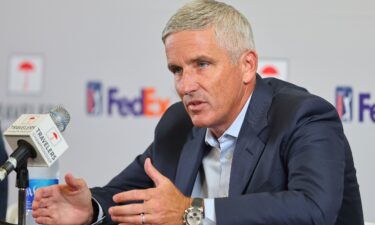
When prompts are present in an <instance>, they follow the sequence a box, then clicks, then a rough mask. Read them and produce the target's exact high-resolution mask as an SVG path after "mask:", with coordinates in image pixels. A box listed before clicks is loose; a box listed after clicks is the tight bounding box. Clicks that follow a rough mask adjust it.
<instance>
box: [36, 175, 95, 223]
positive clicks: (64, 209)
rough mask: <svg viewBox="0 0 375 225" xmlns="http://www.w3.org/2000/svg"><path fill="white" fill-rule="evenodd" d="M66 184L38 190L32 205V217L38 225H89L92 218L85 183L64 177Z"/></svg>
mask: <svg viewBox="0 0 375 225" xmlns="http://www.w3.org/2000/svg"><path fill="white" fill-rule="evenodd" d="M65 182H66V184H60V185H53V186H49V187H45V188H40V189H38V190H37V191H36V193H35V198H34V202H33V205H32V209H33V213H32V215H33V217H34V219H35V221H36V222H37V223H39V224H59V225H74V224H90V223H91V221H92V216H93V207H92V203H91V192H90V190H89V189H88V187H87V185H86V182H85V181H84V180H82V179H77V178H74V177H73V175H71V174H67V175H66V176H65Z"/></svg>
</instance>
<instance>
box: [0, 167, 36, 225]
mask: <svg viewBox="0 0 375 225" xmlns="http://www.w3.org/2000/svg"><path fill="white" fill-rule="evenodd" d="M15 171H16V173H17V180H16V187H17V188H18V225H25V224H26V189H27V188H28V187H29V171H28V170H27V160H26V161H25V162H24V163H22V164H21V165H19V166H17V168H16V169H15ZM0 225H15V224H12V223H7V222H3V221H0Z"/></svg>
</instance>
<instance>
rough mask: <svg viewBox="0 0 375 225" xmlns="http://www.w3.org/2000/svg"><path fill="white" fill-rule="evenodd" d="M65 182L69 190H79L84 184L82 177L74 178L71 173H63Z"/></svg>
mask: <svg viewBox="0 0 375 225" xmlns="http://www.w3.org/2000/svg"><path fill="white" fill-rule="evenodd" d="M65 183H66V184H67V185H68V187H69V189H70V191H79V190H80V189H81V188H82V187H83V186H84V185H85V183H84V181H83V180H82V179H78V178H75V177H74V176H73V175H72V174H71V173H68V174H66V175H65Z"/></svg>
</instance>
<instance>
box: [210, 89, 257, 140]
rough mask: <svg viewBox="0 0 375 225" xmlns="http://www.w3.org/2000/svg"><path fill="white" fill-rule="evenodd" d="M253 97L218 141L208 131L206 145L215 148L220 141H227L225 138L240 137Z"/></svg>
mask: <svg viewBox="0 0 375 225" xmlns="http://www.w3.org/2000/svg"><path fill="white" fill-rule="evenodd" d="M251 96H252V95H250V97H249V99H247V101H246V103H245V105H244V106H243V108H242V110H241V112H240V113H239V114H238V115H237V118H236V119H235V120H234V121H233V123H232V124H231V125H230V126H229V128H228V129H227V130H226V131H224V133H223V135H221V136H220V137H219V138H218V139H216V138H215V136H213V134H212V133H211V131H210V130H209V129H208V128H207V130H206V136H205V142H206V144H208V145H210V146H212V147H215V146H217V145H218V141H219V142H221V140H223V139H225V137H227V136H229V137H232V138H234V139H237V138H238V135H239V133H240V130H241V126H242V123H243V121H244V119H245V116H246V111H247V108H248V106H249V103H250V100H251Z"/></svg>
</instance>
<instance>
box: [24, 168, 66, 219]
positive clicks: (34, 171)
mask: <svg viewBox="0 0 375 225" xmlns="http://www.w3.org/2000/svg"><path fill="white" fill-rule="evenodd" d="M28 170H29V187H28V188H27V189H26V225H37V223H36V222H35V221H34V218H33V216H32V204H33V200H34V194H35V191H36V190H37V189H38V188H40V187H45V186H50V185H54V184H58V183H59V176H60V174H59V165H58V161H56V162H55V163H54V164H53V165H52V166H51V167H28Z"/></svg>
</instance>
